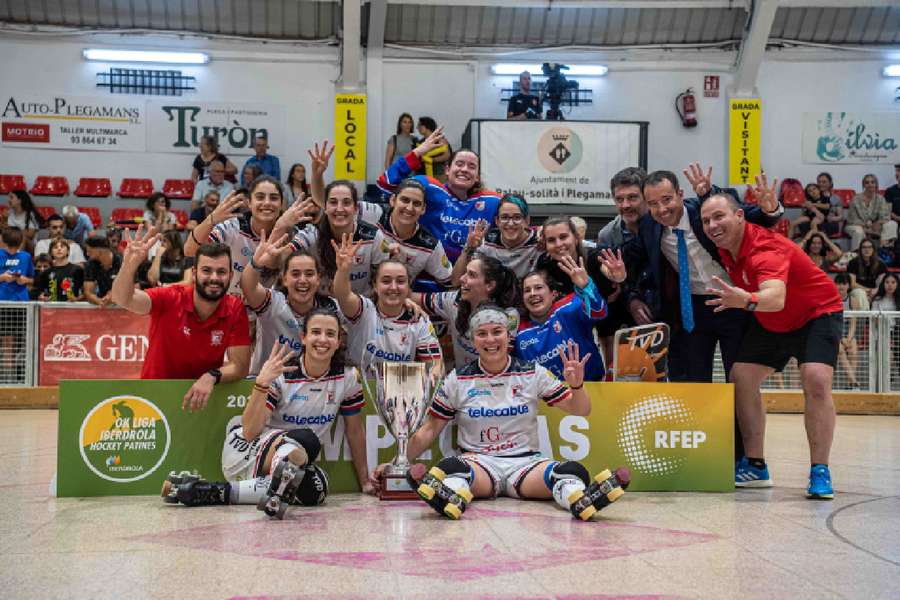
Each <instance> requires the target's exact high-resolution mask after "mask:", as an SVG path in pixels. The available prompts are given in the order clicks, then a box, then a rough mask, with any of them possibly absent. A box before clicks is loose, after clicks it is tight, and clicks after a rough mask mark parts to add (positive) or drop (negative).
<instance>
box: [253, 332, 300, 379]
mask: <svg viewBox="0 0 900 600" xmlns="http://www.w3.org/2000/svg"><path fill="white" fill-rule="evenodd" d="M292 358H294V352H293V351H291V347H290V346H288V345H287V344H279V343H278V342H275V345H274V346H272V351H271V352H270V353H269V358H268V359H266V362H264V363H263V366H262V368H260V370H259V375H257V376H256V384H257V385H260V386H262V387H268V386H269V385H270V384H271V383H272V382H273V381H275V380H276V379H278V376H279V375H281V374H283V373H284V372H285V371H288V370H289V369H290V367H288V363H289V362H290V361H291V359H292Z"/></svg>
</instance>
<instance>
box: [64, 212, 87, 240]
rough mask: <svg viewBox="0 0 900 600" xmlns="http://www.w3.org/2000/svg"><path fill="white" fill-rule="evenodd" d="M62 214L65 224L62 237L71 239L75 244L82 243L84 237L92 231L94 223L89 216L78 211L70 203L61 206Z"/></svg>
mask: <svg viewBox="0 0 900 600" xmlns="http://www.w3.org/2000/svg"><path fill="white" fill-rule="evenodd" d="M62 216H63V220H64V221H65V224H66V229H65V231H63V237H65V238H66V239H67V240H72V241H73V242H75V243H76V244H83V243H84V238H85V237H87V235H88V234H89V233H90V232H92V231H94V224H93V223H92V222H91V218H90V217H89V216H87V215H86V214H84V213H81V212H78V209H77V208H76V207H74V206H72V205H67V206H63V207H62Z"/></svg>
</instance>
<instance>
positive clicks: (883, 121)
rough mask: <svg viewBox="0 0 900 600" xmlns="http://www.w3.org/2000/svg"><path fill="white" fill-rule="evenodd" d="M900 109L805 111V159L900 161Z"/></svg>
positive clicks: (826, 161)
mask: <svg viewBox="0 0 900 600" xmlns="http://www.w3.org/2000/svg"><path fill="white" fill-rule="evenodd" d="M898 146H900V112H884V113H846V112H826V113H805V114H804V115H803V162H806V163H838V164H840V163H844V164H851V163H885V164H897V163H900V147H898Z"/></svg>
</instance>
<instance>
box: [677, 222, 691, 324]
mask: <svg viewBox="0 0 900 600" xmlns="http://www.w3.org/2000/svg"><path fill="white" fill-rule="evenodd" d="M674 231H675V237H677V238H678V294H679V295H680V296H681V324H682V325H683V326H684V330H685V331H687V332H688V333H690V332H692V331H693V330H694V307H693V305H692V304H691V267H690V265H688V250H687V243H685V241H684V231H682V230H681V229H675V230H674Z"/></svg>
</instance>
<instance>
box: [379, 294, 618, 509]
mask: <svg viewBox="0 0 900 600" xmlns="http://www.w3.org/2000/svg"><path fill="white" fill-rule="evenodd" d="M469 325H470V327H471V330H472V339H473V341H474V344H475V348H476V350H477V352H478V359H477V360H475V361H473V362H471V363H469V364H467V365H466V366H464V367H461V368H458V369H454V370H453V371H452V372H451V373H450V374H449V375H448V376H447V378H446V379H444V382H443V385H442V386H441V388H440V389H439V390H438V392H437V394H436V395H435V398H434V402H433V404H432V406H431V409H430V411H429V415H428V418H427V419H426V421H425V423H424V424H423V425H422V427H421V428H420V429H419V430H418V431H417V432H416V433H415V434H414V435H413V436H412V438H411V439H410V441H409V449H408V455H409V458H410V460H414V459H415V457H417V456H419V455H420V454H421V453H422V452H424V451H425V450H426V449H427V448H429V447H431V444H432V443H433V442H434V440H436V439H437V437H438V436H439V435H440V433H441V431H442V430H443V429H444V427H446V426H447V424H448V423H450V422H451V421H453V420H454V419H455V420H456V423H457V426H458V427H459V432H458V439H459V447H460V451H461V454H460V455H459V456H452V457H446V458H443V459H441V460H440V461H439V462H438V464H437V466H435V467H432V468H431V470H430V471H428V472H427V473H424V475H422V477H421V478H417V476H416V474H415V469H413V470H411V472H410V474H409V475H408V476H407V478H408V479H409V483H410V485H412V487H413V489H415V490H417V493H418V494H419V496H420V497H421V498H422V499H423V500H425V501H426V502H427V503H428V504H429V505H431V506H432V507H433V508H434V509H435V510H436V511H437V512H438V513H440V514H442V515H445V516H447V517H450V518H451V519H458V518H459V517H460V515H461V514H462V513H463V512H464V511H465V510H466V507H467V506H468V505H469V503H470V502H471V501H472V499H473V498H476V497H477V498H495V497H497V496H499V495H501V494H502V495H505V496H509V497H511V498H525V499H535V500H546V499H550V498H551V497H552V498H553V499H554V500H556V502H557V503H558V504H559V505H560V506H561V507H563V508H564V509H566V510H570V511H571V512H572V514H573V515H574V516H576V517H579V518H581V519H584V520H587V519H590V518H591V516H593V515H594V514H595V513H596V512H597V511H598V510H600V509H602V508H603V507H605V506H607V505H608V504H609V503H610V502H613V501H615V500H616V499H617V498H618V497H619V496H621V495H622V493H623V492H624V489H625V488H626V487H627V486H628V483H629V481H630V476H629V473H628V470H627V469H624V468H621V469H617V470H616V474H615V475H613V474H611V473H610V472H609V471H608V470H605V471H603V472H601V473H600V474H599V475H597V477H595V478H594V481H591V479H590V475H589V474H588V471H587V469H586V468H585V467H584V465H582V464H580V463H578V462H575V461H563V462H558V461H555V460H552V459H550V458H547V457H545V456H542V455H541V453H540V450H539V446H538V419H537V417H538V414H537V413H538V403H539V402H540V401H544V402H546V403H547V405H548V406H556V407H558V408H560V409H562V410H563V411H565V412H567V413H571V414H575V415H582V416H586V415H588V414H590V412H591V399H590V397H589V396H588V394H587V392H586V391H585V390H584V366H585V364H586V363H587V362H588V360H589V359H590V355H587V356H585V357H584V358H581V359H579V352H578V346H577V345H576V344H574V343H570V344H569V347H568V348H567V349H563V350H562V351H561V354H562V356H563V365H564V369H563V371H564V374H565V379H566V383H567V384H568V386H567V385H566V384H564V383H562V382H561V381H560V380H559V379H557V378H556V376H555V375H553V373H551V372H550V371H548V370H547V369H545V368H544V367H542V366H540V365H539V364H536V363H533V362H526V361H523V360H520V359H516V358H512V357H510V355H509V335H510V334H509V329H508V327H509V321H508V319H507V316H506V313H505V312H504V311H503V310H502V309H500V308H499V307H497V306H495V305H491V304H483V305H481V306H480V307H479V308H478V309H476V311H475V312H474V313H473V315H472V317H471V318H470V319H469ZM383 468H384V465H382V466H379V467H378V469H376V471H375V474H374V477H373V482H375V484H376V485H377V482H378V481H379V476H380V473H381V471H382V469H383Z"/></svg>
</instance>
